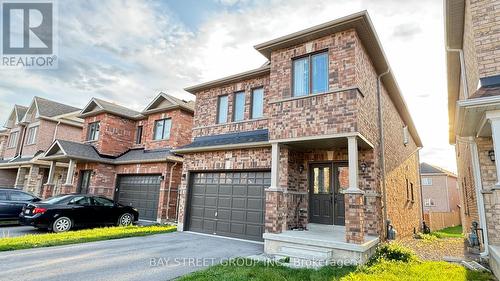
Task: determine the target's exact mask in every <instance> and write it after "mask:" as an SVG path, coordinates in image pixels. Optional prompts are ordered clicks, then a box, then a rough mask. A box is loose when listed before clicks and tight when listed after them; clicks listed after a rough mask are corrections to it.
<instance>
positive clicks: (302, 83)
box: [293, 52, 328, 97]
mask: <svg viewBox="0 0 500 281" xmlns="http://www.w3.org/2000/svg"><path fill="white" fill-rule="evenodd" d="M326 91H328V53H327V52H323V53H319V54H313V55H308V56H307V57H303V58H299V59H295V60H294V61H293V96H294V97H300V96H306V95H309V94H317V93H324V92H326Z"/></svg>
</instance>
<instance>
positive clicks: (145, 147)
mask: <svg viewBox="0 0 500 281" xmlns="http://www.w3.org/2000/svg"><path fill="white" fill-rule="evenodd" d="M193 111H194V108H193V102H188V101H184V100H180V99H177V98H175V97H173V96H171V95H167V94H165V93H160V94H159V95H158V96H157V97H156V98H155V99H154V100H153V101H152V102H151V103H150V104H149V105H147V107H146V108H145V109H144V110H143V111H142V112H138V111H135V110H132V109H129V108H127V107H124V106H120V105H117V104H114V103H110V102H107V101H104V100H101V99H97V98H93V99H92V100H91V101H90V102H89V103H88V104H87V105H86V106H85V107H84V108H83V109H82V111H81V112H80V114H79V117H80V118H83V119H84V125H83V132H82V135H81V137H80V140H79V141H73V142H70V141H64V140H56V141H55V142H54V143H53V144H52V146H51V147H50V148H49V149H48V150H47V152H46V153H45V155H44V157H43V159H44V160H46V161H50V163H52V166H51V167H56V166H57V165H58V163H66V165H69V168H68V173H67V177H66V178H67V179H68V180H67V181H66V182H65V184H64V185H63V189H62V190H61V191H60V192H54V190H53V188H54V186H53V177H52V172H50V173H49V180H48V181H47V183H48V184H46V185H44V190H43V197H49V196H51V195H54V194H58V193H75V192H77V193H90V194H98V195H104V196H107V197H109V198H114V199H115V200H117V201H118V202H120V203H122V204H125V205H132V206H134V207H135V208H137V209H138V210H139V214H140V218H141V219H143V220H150V221H165V220H175V218H176V214H177V189H178V186H179V185H180V181H181V172H182V157H181V156H179V155H177V154H175V153H172V151H171V149H173V148H176V147H179V146H183V145H185V144H187V143H189V141H190V139H191V130H192V122H193Z"/></svg>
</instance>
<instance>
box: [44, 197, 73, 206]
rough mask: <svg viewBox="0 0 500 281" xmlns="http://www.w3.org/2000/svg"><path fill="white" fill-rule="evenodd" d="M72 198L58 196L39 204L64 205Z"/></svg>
mask: <svg viewBox="0 0 500 281" xmlns="http://www.w3.org/2000/svg"><path fill="white" fill-rule="evenodd" d="M71 198H73V197H72V196H71V195H58V196H54V197H50V198H49V199H46V200H43V201H42V202H41V203H44V204H64V203H66V202H68V201H69V200H71Z"/></svg>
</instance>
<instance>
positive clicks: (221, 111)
mask: <svg viewBox="0 0 500 281" xmlns="http://www.w3.org/2000/svg"><path fill="white" fill-rule="evenodd" d="M227 109H228V105H227V95H225V96H219V97H218V100H217V123H218V124H222V123H226V122H227Z"/></svg>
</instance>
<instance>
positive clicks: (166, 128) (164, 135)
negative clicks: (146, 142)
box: [154, 119, 172, 140]
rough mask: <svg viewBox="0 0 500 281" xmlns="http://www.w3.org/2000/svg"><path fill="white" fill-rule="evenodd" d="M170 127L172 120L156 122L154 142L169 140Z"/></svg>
mask: <svg viewBox="0 0 500 281" xmlns="http://www.w3.org/2000/svg"><path fill="white" fill-rule="evenodd" d="M170 127H172V119H161V120H156V121H155V133H154V140H167V139H169V138H170Z"/></svg>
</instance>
